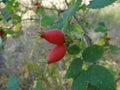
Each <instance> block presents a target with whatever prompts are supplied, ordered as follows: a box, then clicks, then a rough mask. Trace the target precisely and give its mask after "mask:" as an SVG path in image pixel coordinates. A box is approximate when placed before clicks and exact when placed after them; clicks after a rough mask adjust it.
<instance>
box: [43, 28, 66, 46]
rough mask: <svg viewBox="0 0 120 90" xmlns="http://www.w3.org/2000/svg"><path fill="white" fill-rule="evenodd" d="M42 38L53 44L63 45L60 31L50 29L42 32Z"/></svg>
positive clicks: (62, 34)
mask: <svg viewBox="0 0 120 90" xmlns="http://www.w3.org/2000/svg"><path fill="white" fill-rule="evenodd" d="M42 37H43V38H44V39H45V40H47V41H48V42H50V43H53V44H57V45H62V44H63V43H65V37H64V33H63V32H62V31H61V30H57V29H52V30H47V31H44V32H43V33H42Z"/></svg>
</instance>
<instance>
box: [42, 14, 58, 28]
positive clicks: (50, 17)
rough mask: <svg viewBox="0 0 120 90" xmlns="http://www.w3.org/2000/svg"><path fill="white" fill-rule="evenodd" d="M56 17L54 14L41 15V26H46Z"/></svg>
mask: <svg viewBox="0 0 120 90" xmlns="http://www.w3.org/2000/svg"><path fill="white" fill-rule="evenodd" d="M55 19H56V15H55V14H53V15H43V16H42V20H41V25H42V26H48V25H51V24H53V23H54V20H55Z"/></svg>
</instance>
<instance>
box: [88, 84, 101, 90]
mask: <svg viewBox="0 0 120 90" xmlns="http://www.w3.org/2000/svg"><path fill="white" fill-rule="evenodd" d="M87 90H100V89H98V88H97V87H96V86H93V85H91V84H88V87H87Z"/></svg>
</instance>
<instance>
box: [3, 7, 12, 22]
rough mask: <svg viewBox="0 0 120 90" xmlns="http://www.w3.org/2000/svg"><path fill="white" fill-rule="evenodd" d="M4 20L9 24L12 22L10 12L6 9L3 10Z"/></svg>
mask: <svg viewBox="0 0 120 90" xmlns="http://www.w3.org/2000/svg"><path fill="white" fill-rule="evenodd" d="M2 14H3V19H4V21H6V22H8V21H9V20H10V12H9V11H8V10H6V9H2Z"/></svg>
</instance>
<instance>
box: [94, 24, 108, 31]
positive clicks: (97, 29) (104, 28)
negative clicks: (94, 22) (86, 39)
mask: <svg viewBox="0 0 120 90" xmlns="http://www.w3.org/2000/svg"><path fill="white" fill-rule="evenodd" d="M107 31H108V29H107V27H106V26H105V24H104V23H103V22H100V23H99V24H98V27H97V28H96V29H95V32H102V33H105V32H107Z"/></svg>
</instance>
